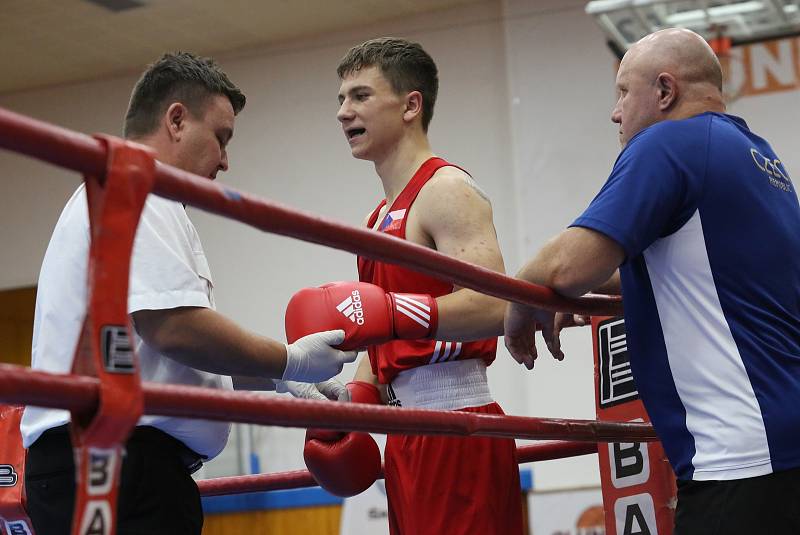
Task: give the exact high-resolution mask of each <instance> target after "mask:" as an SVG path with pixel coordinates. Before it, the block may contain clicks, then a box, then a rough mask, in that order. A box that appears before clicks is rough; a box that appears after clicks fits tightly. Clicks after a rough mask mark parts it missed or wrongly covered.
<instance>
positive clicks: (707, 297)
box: [573, 113, 800, 480]
mask: <svg viewBox="0 0 800 535" xmlns="http://www.w3.org/2000/svg"><path fill="white" fill-rule="evenodd" d="M573 226H580V227H586V228H591V229H594V230H596V231H599V232H601V233H603V234H605V235H607V236H609V237H610V238H612V239H613V240H615V241H616V242H618V243H619V244H620V245H621V246H622V247H623V248H624V250H625V255H626V259H625V263H624V264H623V265H622V266H621V267H620V274H621V278H622V290H623V296H624V300H625V323H626V328H627V338H628V354H629V357H630V362H631V368H632V370H633V373H634V378H635V380H636V385H637V387H638V389H639V393H640V395H641V398H642V400H643V401H644V404H645V406H646V408H647V411H648V413H649V415H650V418H651V420H652V422H653V425H654V426H655V428H656V431H657V432H658V434H659V437H660V438H661V441H662V443H663V445H664V449H665V450H666V452H667V456H668V457H669V459H670V462H671V463H672V466H673V469H674V470H675V473H676V475H677V476H678V478H679V479H695V480H726V479H740V478H745V477H754V476H759V475H764V474H769V473H771V472H774V471H780V470H785V469H789V468H794V467H798V466H800V440H798V438H799V437H800V206H799V205H798V200H797V195H796V193H795V188H794V185H793V184H792V182H791V180H790V179H789V176H788V173H787V172H786V167H785V166H784V165H783V163H782V162H781V161H780V159H779V158H778V157H777V156H776V155H775V153H774V151H773V150H772V148H771V147H770V145H769V143H767V142H766V141H765V140H764V139H762V138H760V137H758V136H757V135H755V134H753V133H752V132H751V131H750V130H749V129H748V127H747V124H746V123H745V122H744V121H743V120H742V119H739V118H738V117H733V116H730V115H724V114H718V113H704V114H701V115H698V116H695V117H691V118H689V119H684V120H680V121H664V122H660V123H657V124H655V125H653V126H650V127H649V128H646V129H644V130H642V131H641V132H639V133H638V134H637V135H636V136H634V137H633V139H631V140H630V141H629V142H628V144H627V146H626V147H625V148H624V150H623V151H622V152H621V153H620V155H619V157H618V158H617V161H616V163H615V164H614V169H613V171H612V172H611V176H610V177H609V178H608V181H607V182H606V183H605V185H604V186H603V188H602V189H601V190H600V192H599V193H598V194H597V196H596V197H595V199H594V200H593V201H592V203H591V205H590V206H589V207H588V208H587V209H586V211H585V212H584V213H583V214H582V215H581V216H580V217H579V218H578V219H576V220H575V222H574V223H573Z"/></svg>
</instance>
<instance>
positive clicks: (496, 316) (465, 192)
mask: <svg viewBox="0 0 800 535" xmlns="http://www.w3.org/2000/svg"><path fill="white" fill-rule="evenodd" d="M414 211H415V212H416V214H417V215H418V218H419V219H418V220H419V223H420V227H421V229H422V231H423V232H424V233H425V234H427V235H428V236H430V238H431V240H432V242H433V244H434V246H435V248H436V249H437V250H438V251H439V252H441V253H444V254H446V255H448V256H452V257H454V258H458V259H459V260H463V261H465V262H470V263H472V264H477V265H479V266H483V267H485V268H487V269H490V270H492V271H497V272H499V273H505V266H504V265H503V256H502V254H501V252H500V246H499V244H498V243H497V233H496V231H495V228H494V222H493V220H492V205H491V202H490V201H489V198H488V197H486V195H485V194H484V193H483V192H482V191H481V190H480V189H479V188H478V187H477V185H476V184H475V183H474V181H472V178H471V177H469V175H467V174H466V173H464V172H463V171H461V170H460V169H457V168H455V167H443V168H442V169H440V170H439V171H437V173H436V175H435V176H434V178H433V179H431V180H430V181H429V182H428V183H427V184H426V185H425V187H423V188H422V190H421V191H420V194H419V196H418V197H417V200H416V202H415V203H414ZM436 301H437V305H438V309H439V328H438V330H437V331H436V338H438V339H440V340H452V341H470V340H479V339H481V338H488V337H492V336H498V335H501V334H503V312H504V311H505V305H506V303H505V301H503V300H501V299H497V298H495V297H490V296H487V295H483V294H481V293H479V292H476V291H474V290H470V289H468V288H461V289H458V290H457V291H455V292H453V293H451V294H448V295H445V296H442V297H439V298H437V299H436Z"/></svg>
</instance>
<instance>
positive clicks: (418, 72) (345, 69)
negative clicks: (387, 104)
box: [336, 37, 439, 132]
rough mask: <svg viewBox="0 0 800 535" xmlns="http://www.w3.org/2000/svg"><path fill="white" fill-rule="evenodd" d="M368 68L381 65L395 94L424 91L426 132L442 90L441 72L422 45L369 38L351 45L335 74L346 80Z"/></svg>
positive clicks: (389, 38) (423, 118) (423, 106)
mask: <svg viewBox="0 0 800 535" xmlns="http://www.w3.org/2000/svg"><path fill="white" fill-rule="evenodd" d="M365 67H378V68H379V69H380V70H381V74H383V76H385V77H386V79H387V80H388V81H389V84H390V85H391V86H392V89H393V90H394V92H395V93H398V94H401V93H408V92H410V91H419V92H420V93H421V94H422V128H423V130H425V131H426V132H427V131H428V124H430V122H431V118H432V117H433V106H434V104H436V93H437V92H438V91H439V72H438V70H437V69H436V63H434V61H433V58H431V57H430V55H428V53H427V52H425V50H423V48H422V46H420V44H419V43H413V42H411V41H406V40H405V39H398V38H395V37H381V38H378V39H370V40H369V41H366V42H364V43H361V44H360V45H358V46H354V47H353V48H351V49H350V50H349V51H348V52H347V54H345V56H344V58H342V60H341V61H340V62H339V66H338V67H337V68H336V73H337V74H338V75H339V78H341V79H344V77H345V76H347V75H349V74H352V73H354V72H357V71H360V70H361V69H363V68H365Z"/></svg>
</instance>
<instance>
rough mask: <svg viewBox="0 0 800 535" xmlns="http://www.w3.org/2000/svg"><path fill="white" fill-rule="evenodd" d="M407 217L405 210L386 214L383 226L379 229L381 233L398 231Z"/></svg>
mask: <svg viewBox="0 0 800 535" xmlns="http://www.w3.org/2000/svg"><path fill="white" fill-rule="evenodd" d="M405 216H406V209H405V208H403V209H402V210H393V211H391V212H389V213H388V214H386V217H384V218H383V221H382V222H381V226H380V227H378V230H380V231H381V232H386V231H389V230H398V229H399V228H400V225H401V224H402V221H403V218H404V217H405Z"/></svg>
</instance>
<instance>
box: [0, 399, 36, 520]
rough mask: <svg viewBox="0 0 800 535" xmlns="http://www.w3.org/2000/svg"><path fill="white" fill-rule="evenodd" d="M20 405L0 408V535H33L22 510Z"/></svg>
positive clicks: (23, 463)
mask: <svg viewBox="0 0 800 535" xmlns="http://www.w3.org/2000/svg"><path fill="white" fill-rule="evenodd" d="M24 408H25V407H24V406H21V405H1V404H0V533H3V534H4V535H35V534H34V531H33V524H32V523H31V520H30V518H28V513H27V511H26V508H25V455H26V450H25V448H23V447H22V436H21V434H20V431H19V423H20V420H21V419H22V411H23V409H24Z"/></svg>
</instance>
